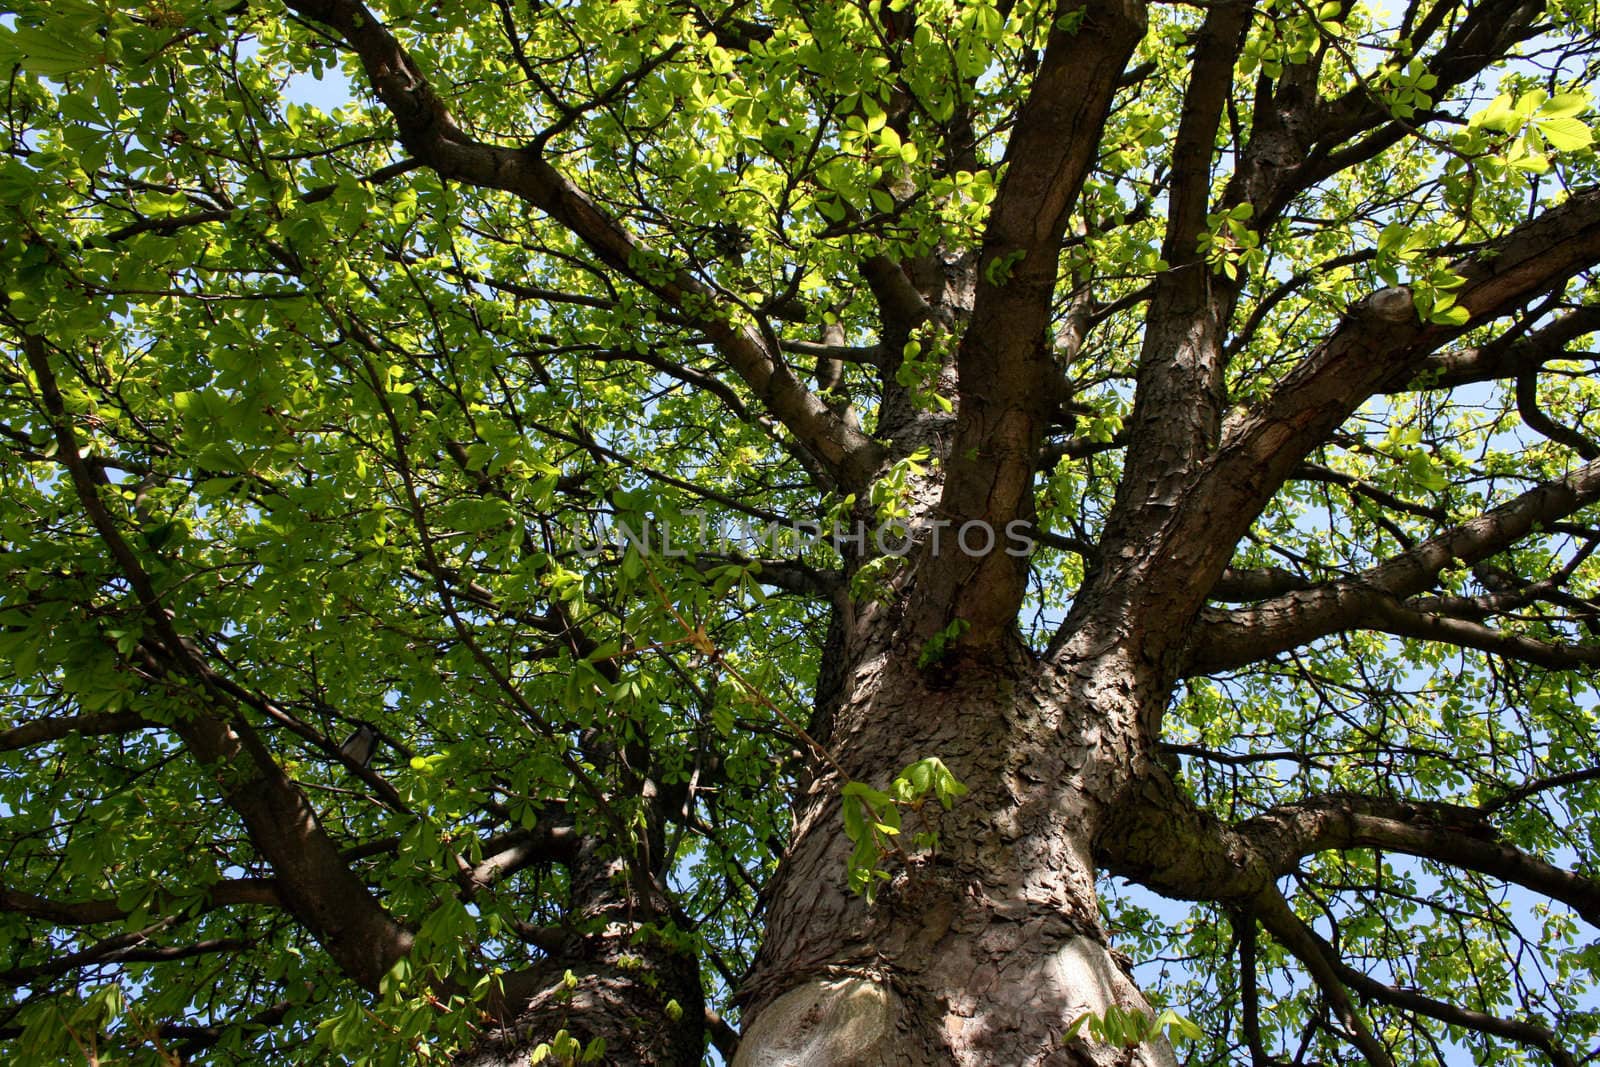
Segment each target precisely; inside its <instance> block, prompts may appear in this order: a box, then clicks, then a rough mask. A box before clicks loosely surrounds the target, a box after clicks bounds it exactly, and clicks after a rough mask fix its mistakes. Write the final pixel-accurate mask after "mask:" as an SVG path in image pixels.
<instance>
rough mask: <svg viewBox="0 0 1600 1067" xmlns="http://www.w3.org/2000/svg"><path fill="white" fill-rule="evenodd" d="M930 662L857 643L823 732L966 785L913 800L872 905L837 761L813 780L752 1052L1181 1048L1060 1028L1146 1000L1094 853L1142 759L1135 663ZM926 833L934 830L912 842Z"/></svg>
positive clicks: (1008, 1054)
mask: <svg viewBox="0 0 1600 1067" xmlns="http://www.w3.org/2000/svg"><path fill="white" fill-rule="evenodd" d="M916 658H917V656H916V652H915V650H911V651H906V650H893V651H881V650H873V649H868V650H864V651H858V652H857V653H856V654H855V655H851V656H848V658H847V664H848V670H846V671H845V672H844V677H843V687H844V691H843V692H842V693H841V694H839V700H838V710H837V711H836V712H835V713H834V715H833V716H832V723H831V731H830V734H829V736H828V737H827V738H826V740H825V742H824V743H825V744H826V745H827V747H828V748H829V749H830V750H831V751H832V752H833V753H834V754H835V757H836V758H837V759H838V760H839V763H840V767H841V768H842V770H843V772H844V773H845V774H846V775H847V776H848V777H849V778H850V779H852V780H857V781H864V782H866V783H868V784H870V785H872V786H874V787H876V788H883V787H884V785H885V783H886V782H887V781H888V780H889V779H890V778H892V777H893V776H894V775H895V774H896V773H897V772H898V771H900V770H901V769H903V768H904V767H906V766H908V765H910V764H911V763H913V762H914V761H916V760H918V759H921V758H924V757H928V756H937V757H938V758H940V759H941V760H943V761H944V762H945V763H946V764H947V765H948V766H949V767H950V769H951V770H952V771H953V772H954V773H955V775H956V777H957V778H959V779H960V780H961V781H962V783H963V784H965V785H966V786H967V787H968V788H969V789H970V793H968V794H967V795H965V796H963V797H961V798H959V799H958V800H956V802H955V804H954V806H953V808H952V809H951V810H949V811H945V810H943V809H942V808H940V807H939V806H938V804H937V803H934V802H929V803H927V804H925V805H924V806H923V807H922V808H921V810H920V812H919V814H917V815H910V814H909V813H908V816H907V819H906V825H905V826H904V828H903V832H902V833H901V835H900V836H899V838H898V840H899V841H901V842H903V843H904V844H903V848H904V850H905V852H906V853H907V856H906V857H894V858H886V861H885V866H884V869H885V870H886V871H887V872H888V873H890V874H891V878H890V880H889V881H887V882H884V883H882V886H883V888H882V889H881V890H880V891H879V892H878V894H877V897H876V900H875V901H874V902H873V903H872V904H870V905H869V904H868V902H867V901H866V900H865V899H864V897H862V896H861V895H860V894H856V893H852V892H851V891H850V890H849V888H848V887H847V884H846V869H847V862H848V859H849V856H850V853H851V850H852V843H851V841H850V840H849V839H848V838H847V837H846V835H845V832H844V830H843V819H842V816H841V811H840V805H841V802H842V798H841V795H840V792H839V784H840V783H839V781H838V774H837V771H834V770H832V769H830V770H828V771H827V772H826V773H821V774H819V777H818V778H817V779H816V781H814V782H812V783H811V785H810V787H809V789H808V790H807V792H806V795H804V796H803V797H801V798H799V801H798V803H797V805H796V807H797V811H798V820H797V823H796V831H795V836H794V841H793V844H792V846H791V848H790V850H789V852H788V854H787V855H786V857H785V859H784V861H783V864H782V867H781V868H780V870H779V872H778V874H777V877H776V881H775V885H774V890H773V895H772V899H771V903H770V905H769V910H768V916H767V927H766V938H765V941H764V943H763V946H762V950H761V954H760V956H759V958H758V960H757V963H756V967H755V970H754V972H753V974H752V976H751V978H750V980H749V981H748V982H747V984H746V986H745V989H744V991H743V1006H744V1021H745V1032H744V1037H743V1039H742V1041H741V1043H740V1046H739V1053H738V1056H737V1058H736V1059H735V1061H734V1063H735V1065H736V1067H779V1065H785V1067H787V1065H793V1064H816V1065H823V1064H827V1065H830V1067H835V1065H841V1064H883V1063H896V1064H901V1063H903V1064H950V1063H956V1064H972V1065H991V1064H1008V1065H1009V1064H1046V1063H1048V1064H1097V1065H1099V1064H1130V1065H1151V1067H1154V1065H1158V1064H1172V1063H1174V1062H1175V1061H1174V1060H1173V1056H1172V1052H1171V1050H1170V1048H1169V1047H1167V1045H1166V1044H1165V1043H1164V1042H1162V1043H1160V1044H1156V1043H1146V1044H1145V1045H1143V1046H1141V1047H1139V1048H1137V1049H1122V1048H1117V1049H1113V1048H1110V1047H1109V1046H1106V1045H1104V1044H1100V1043H1097V1042H1095V1041H1094V1040H1093V1039H1091V1038H1088V1037H1087V1035H1086V1033H1084V1032H1080V1034H1079V1036H1078V1037H1076V1038H1074V1039H1072V1040H1070V1041H1064V1040H1063V1034H1064V1032H1065V1031H1066V1030H1067V1028H1068V1027H1069V1026H1070V1025H1071V1023H1072V1022H1073V1021H1074V1020H1076V1019H1078V1018H1079V1017H1080V1016H1082V1015H1084V1014H1086V1013H1093V1014H1095V1015H1102V1016H1103V1015H1104V1014H1105V1012H1106V1009H1107V1008H1108V1007H1110V1006H1112V1005H1118V1006H1120V1007H1122V1008H1124V1009H1136V1010H1140V1011H1145V1012H1148V1010H1149V1009H1148V1005H1147V1004H1146V1002H1145V1001H1144V999H1143V997H1142V996H1141V995H1140V993H1139V991H1138V989H1137V988H1136V987H1135V985H1134V983H1133V982H1132V980H1131V979H1130V978H1129V976H1128V975H1127V974H1126V973H1125V972H1124V971H1123V969H1122V966H1121V965H1119V964H1118V962H1117V961H1116V959H1115V957H1114V956H1113V954H1112V953H1111V951H1110V948H1109V946H1108V944H1107V936H1106V931H1105V929H1104V928H1103V927H1102V925H1101V923H1100V921H1099V912H1098V908H1097V904H1096V897H1095V864H1094V858H1093V851H1094V841H1095V836H1096V832H1097V828H1098V827H1099V826H1100V824H1101V822H1102V819H1103V814H1104V812H1105V811H1106V809H1107V806H1108V805H1109V804H1111V803H1112V802H1113V801H1114V798H1115V794H1116V791H1117V790H1118V789H1119V788H1120V787H1121V785H1122V784H1123V783H1124V782H1126V781H1127V780H1128V777H1129V774H1130V772H1131V771H1132V769H1133V762H1134V759H1135V756H1134V752H1135V749H1136V746H1135V745H1133V744H1132V743H1131V740H1130V739H1131V738H1132V736H1133V727H1134V724H1136V723H1137V721H1138V717H1137V712H1138V707H1137V701H1136V700H1135V699H1134V694H1135V693H1136V692H1137V691H1138V689H1139V688H1140V687H1139V686H1138V685H1137V684H1136V682H1135V676H1134V673H1133V671H1132V670H1131V669H1130V668H1129V667H1128V665H1127V664H1125V663H1119V661H1118V659H1117V656H1116V655H1115V654H1114V653H1113V654H1109V655H1108V654H1103V653H1102V654H1101V655H1099V656H1097V657H1095V658H1094V659H1093V660H1092V661H1090V660H1087V659H1086V660H1085V661H1083V662H1081V663H1080V664H1079V665H1078V667H1077V669H1069V670H1063V671H1056V670H1048V669H1042V668H1040V667H1038V666H1037V665H1036V664H1035V663H1034V662H1033V661H1032V660H1031V657H1029V655H1028V654H1027V653H1026V652H1024V651H1023V650H1021V649H1020V648H1014V649H1013V650H1012V651H1011V652H1010V653H1009V654H1007V655H1006V656H1004V657H1001V658H1002V659H1003V660H1004V661H1003V662H999V663H994V662H990V663H982V664H979V663H970V662H956V663H950V664H939V665H936V666H934V667H933V668H931V669H919V668H918V667H917V666H916V663H915V660H916ZM918 830H930V831H934V832H936V833H937V834H938V837H939V842H938V846H937V848H936V849H920V850H919V849H916V848H914V847H913V845H912V844H911V840H912V837H913V835H914V834H915V833H916V832H917V831H918Z"/></svg>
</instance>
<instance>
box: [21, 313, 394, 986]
mask: <svg viewBox="0 0 1600 1067" xmlns="http://www.w3.org/2000/svg"><path fill="white" fill-rule="evenodd" d="M18 332H19V333H20V335H21V339H22V349H23V352H24V354H25V356H26V357H27V362H28V367H29V369H30V370H31V371H32V372H33V376H34V379H35V381H36V382H37V384H38V389H39V394H40V397H41V399H42V401H43V406H44V411H45V414H46V416H47V417H48V419H49V421H50V423H51V427H52V429H53V430H54V432H55V436H56V441H57V444H58V446H59V449H60V455H61V456H62V462H63V463H64V464H65V465H66V467H67V470H68V473H69V474H70V476H71V481H72V486H73V489H74V490H75V491H76V493H77V496H78V499H79V502H80V504H81V505H82V506H83V509H84V512H85V513H86V514H87V515H88V517H89V522H90V524H91V525H92V526H93V527H94V529H95V532H96V533H97V534H98V535H99V537H100V539H101V541H102V542H103V543H104V544H105V546H106V548H107V550H108V551H109V552H110V554H111V556H112V558H113V559H114V560H115V561H116V562H117V565H118V567H119V568H120V569H121V570H122V572H123V576H124V577H125V578H126V579H127V581H128V585H129V587H130V588H131V589H132V591H133V593H134V596H135V597H136V598H137V599H138V602H139V608H140V610H141V612H142V613H143V614H144V616H145V617H146V619H147V620H148V622H149V624H150V626H151V630H152V632H153V635H154V639H153V640H147V641H146V642H145V643H144V644H143V646H142V647H143V649H144V650H145V652H146V653H147V655H148V656H149V660H148V662H147V664H146V666H147V668H148V669H149V670H150V671H151V672H152V674H153V675H155V676H157V677H160V676H162V675H166V674H175V675H178V676H180V677H184V678H187V679H189V680H192V681H193V682H198V683H199V689H200V692H201V693H203V694H205V699H206V700H207V701H208V703H211V704H213V705H215V706H218V707H220V708H222V709H223V714H222V715H221V716H218V715H215V714H213V713H212V712H211V711H210V710H199V709H197V710H195V712H194V713H193V714H188V715H183V716H179V717H178V718H176V719H175V720H174V722H173V725H172V729H173V731H174V732H175V733H177V734H178V736H179V737H181V738H182V739H183V742H184V745H185V747H187V748H188V750H189V751H190V752H191V753H192V754H193V755H194V757H195V758H196V759H198V760H199V761H200V762H201V763H203V764H207V765H209V766H212V767H214V768H216V769H218V770H224V769H225V770H226V771H227V773H226V775H225V776H224V779H223V780H224V782H225V785H224V787H223V788H224V789H225V790H226V792H225V793H224V798H225V799H226V801H227V802H228V804H229V806H230V807H232V808H233V809H234V810H235V811H237V812H238V813H239V816H240V818H241V819H242V820H243V821H244V824H245V828H246V830H247V831H248V832H249V835H250V840H251V842H252V843H253V844H254V845H255V847H256V848H257V849H259V850H260V852H261V855H262V856H263V857H264V858H265V859H266V860H267V862H268V863H270V864H271V865H272V868H273V871H274V872H275V874H276V875H277V884H278V889H279V892H280V894H281V897H282V900H283V903H284V906H285V907H287V908H288V909H289V911H290V912H291V913H293V914H294V916H295V917H296V918H297V919H299V920H300V921H301V922H302V923H304V924H305V926H306V928H307V929H309V930H310V931H311V932H312V933H313V934H314V935H315V936H316V937H317V939H318V940H319V941H320V942H321V943H322V945H323V946H324V948H326V949H327V951H328V954H329V955H330V956H332V957H333V959H334V960H335V961H336V962H337V963H338V964H339V966H340V967H341V968H342V969H343V970H344V971H345V973H347V974H348V975H350V977H351V978H353V979H355V980H356V981H357V982H358V983H360V984H361V985H362V986H364V987H366V988H368V989H376V988H377V986H378V981H379V979H381V978H382V977H383V975H384V974H385V973H386V972H387V971H388V970H389V968H390V966H392V965H393V963H394V962H395V961H396V960H398V959H399V958H400V957H402V956H404V955H405V953H406V952H408V951H409V950H410V947H411V934H410V933H409V932H408V931H406V930H405V929H404V928H403V927H401V926H400V925H399V924H398V923H396V922H394V921H393V920H392V919H391V918H390V917H389V915H388V913H387V912H385V911H384V909H383V907H382V905H380V904H379V903H378V901H377V900H376V899H375V898H374V897H373V896H372V893H371V891H370V890H368V888H367V886H366V885H365V884H364V883H363V882H362V881H361V880H360V879H359V878H357V877H356V875H355V873H354V872H353V871H351V870H350V868H349V867H348V866H347V865H346V864H345V862H344V860H343V859H342V858H341V857H340V856H339V851H338V848H337V847H336V846H335V844H334V843H333V839H332V838H331V837H329V836H328V833H327V832H326V830H324V829H323V827H322V824H321V821H320V820H319V819H318V817H317V813H316V809H315V808H314V807H313V806H312V804H311V802H310V800H309V798H307V797H306V795H305V792H304V790H302V789H301V788H300V787H299V785H297V784H296V783H295V782H294V781H293V780H291V779H290V778H289V777H288V775H286V774H285V773H284V772H283V769H282V768H281V767H280V766H279V765H278V763H277V761H276V760H275V759H274V758H273V756H272V754H271V752H269V751H268V750H267V748H266V746H265V745H264V744H263V743H262V741H261V739H260V738H259V737H257V736H256V734H255V731H254V730H253V729H252V728H251V727H250V726H249V724H248V723H247V722H246V721H245V720H244V717H243V716H242V715H239V714H237V713H236V710H235V709H236V707H237V705H236V704H235V698H234V697H233V696H232V695H231V694H230V693H229V692H228V690H227V689H226V688H225V687H223V686H222V685H220V684H219V681H220V680H219V678H218V677H217V675H216V674H215V673H214V672H213V671H212V670H211V669H210V667H209V666H208V665H207V664H206V663H205V661H204V660H203V659H202V658H201V656H200V655H199V653H198V651H197V650H196V649H195V648H194V646H193V644H192V643H190V642H188V641H186V640H184V639H183V638H182V637H181V636H180V635H179V633H178V631H177V628H176V626H175V624H174V621H173V617H172V615H171V613H169V612H168V611H167V609H166V608H165V607H164V606H163V604H162V602H161V597H160V596H159V594H158V593H157V592H156V589H155V587H154V585H153V584H152V582H151V580H150V577H149V575H148V573H147V572H146V571H145V568H144V566H143V564H142V563H141V562H140V560H139V557H138V556H137V554H136V553H135V552H134V551H133V549H132V547H131V546H130V545H129V543H128V541H127V539H126V538H124V537H123V536H122V532H121V530H119V529H118V526H117V523H116V521H115V520H114V519H113V517H112V515H111V513H110V512H109V511H108V510H107V508H106V505H105V502H104V501H103V500H102V499H101V498H100V495H99V488H98V486H97V485H96V484H95V481H94V478H93V476H92V475H91V474H90V472H89V470H88V468H87V466H86V465H85V464H84V462H83V460H82V458H81V457H82V452H81V450H80V447H79V444H78V439H77V433H76V432H75V431H74V429H73V426H72V421H71V417H70V416H69V415H68V413H67V409H66V404H65V401H64V400H63V398H62V395H61V391H60V388H59V387H58V386H57V384H56V378H55V374H54V372H53V371H52V370H51V367H50V361H49V358H48V355H47V351H46V346H45V342H44V339H43V338H41V337H38V336H36V335H34V334H31V333H28V332H26V331H24V330H19V331H18Z"/></svg>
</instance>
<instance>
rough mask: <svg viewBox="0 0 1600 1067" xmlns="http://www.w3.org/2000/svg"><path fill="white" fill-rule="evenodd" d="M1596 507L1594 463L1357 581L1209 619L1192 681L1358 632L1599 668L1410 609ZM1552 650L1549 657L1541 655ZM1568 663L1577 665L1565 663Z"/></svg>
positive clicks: (1580, 655)
mask: <svg viewBox="0 0 1600 1067" xmlns="http://www.w3.org/2000/svg"><path fill="white" fill-rule="evenodd" d="M1596 500H1600V463H1590V464H1589V465H1587V466H1584V467H1580V468H1578V470H1576V471H1574V472H1573V473H1571V474H1569V475H1568V476H1567V477H1565V478H1562V479H1559V480H1557V481H1553V482H1547V483H1545V484H1543V485H1541V486H1538V487H1537V488H1535V489H1531V490H1529V491H1528V492H1526V493H1523V494H1522V495H1521V496H1519V497H1517V498H1515V499H1514V500H1511V501H1509V502H1507V503H1505V504H1502V505H1501V506H1500V507H1497V508H1494V509H1493V510H1491V511H1487V512H1485V513H1483V514H1482V515H1479V516H1478V517H1477V518H1474V519H1470V520H1468V521H1467V522H1464V523H1461V524H1460V525H1459V526H1456V527H1454V528H1452V529H1450V530H1446V531H1445V532H1443V533H1441V534H1438V535H1436V536H1434V537H1430V538H1429V539H1428V540H1426V541H1424V542H1422V543H1421V544H1419V545H1417V546H1416V547H1415V548H1412V549H1411V550H1410V551H1407V552H1402V553H1401V554H1399V555H1398V556H1394V557H1392V558H1390V559H1388V560H1385V561H1384V562H1382V563H1379V564H1377V565H1376V566H1374V567H1371V568H1368V569H1367V570H1365V571H1363V572H1361V573H1360V574H1358V575H1355V576H1354V577H1352V578H1346V579H1342V580H1339V581H1335V582H1329V583H1326V584H1323V585H1319V586H1317V587H1315V588H1312V589H1305V590H1297V591H1294V592H1290V593H1286V594H1284V595H1283V596H1279V597H1274V598H1272V599H1270V600H1264V601H1261V602H1260V603H1256V604H1252V605H1249V606H1248V607H1242V608H1238V609H1236V610H1233V611H1228V612H1220V611H1215V610H1207V611H1204V612H1202V613H1201V619H1200V623H1199V625H1198V626H1196V627H1195V628H1194V631H1193V639H1192V641H1191V642H1190V645H1189V653H1188V657H1187V659H1186V661H1185V663H1184V667H1183V669H1184V672H1185V673H1187V674H1191V675H1195V674H1210V673H1214V672H1216V671H1221V670H1231V669H1236V668H1238V667H1242V666H1245V665H1246V664H1249V663H1253V662H1256V661H1258V660H1261V659H1264V658H1266V657H1268V656H1271V655H1275V654H1276V653H1278V652H1282V651H1285V650H1287V649H1290V648H1295V647H1297V646H1300V645H1304V644H1306V643H1308V642H1310V641H1313V640H1315V639H1317V638H1319V637H1324V636H1326V635H1328V634H1331V633H1337V632H1339V631H1341V630H1347V629H1353V628H1357V627H1371V628H1376V629H1381V630H1387V631H1389V632H1393V633H1401V634H1404V635H1406V636H1419V637H1420V636H1426V637H1428V638H1429V639H1430V640H1443V641H1453V642H1454V643H1457V644H1462V645H1465V646H1467V647H1472V648H1479V647H1483V646H1484V644H1485V643H1489V642H1492V643H1493V644H1494V645H1495V646H1496V647H1494V648H1492V649H1490V650H1491V651H1506V652H1508V654H1515V650H1518V649H1520V650H1523V651H1525V652H1526V655H1523V656H1521V657H1519V658H1530V657H1540V656H1542V657H1543V658H1535V659H1534V662H1544V661H1547V660H1551V661H1555V662H1552V665H1554V666H1571V665H1575V664H1576V663H1582V662H1592V661H1593V660H1594V658H1595V656H1600V649H1595V650H1589V649H1583V650H1581V651H1579V650H1573V651H1570V652H1566V653H1563V652H1561V651H1559V650H1560V649H1561V648H1562V646H1559V645H1551V644H1549V643H1548V642H1538V641H1533V640H1531V639H1528V638H1521V637H1517V636H1516V635H1509V634H1499V633H1497V632H1496V631H1494V630H1491V629H1489V628H1488V627H1485V626H1483V625H1482V624H1481V623H1473V622H1469V621H1466V620H1453V619H1449V618H1447V617H1446V616H1442V615H1438V614H1427V613H1423V612H1418V611H1415V610H1408V609H1407V608H1406V606H1405V605H1404V603H1403V601H1404V600H1405V599H1406V598H1407V597H1411V596H1415V595H1416V594H1418V593H1421V592H1423V591H1424V590H1426V589H1428V588H1429V587H1430V586H1432V585H1433V583H1434V582H1435V581H1436V580H1437V578H1438V576H1439V572H1440V571H1442V570H1444V569H1446V568H1449V567H1459V566H1462V565H1464V564H1465V565H1470V564H1473V563H1477V562H1479V561H1480V560H1484V559H1488V558H1489V557H1490V556H1493V555H1495V554H1496V553H1499V552H1502V551H1504V550H1505V549H1506V548H1508V547H1510V546H1511V545H1513V544H1515V543H1516V542H1518V541H1519V540H1521V539H1522V538H1524V537H1527V536H1528V535H1529V534H1531V533H1534V532H1536V531H1537V530H1539V529H1542V528H1545V527H1548V526H1549V525H1550V524H1551V523H1553V522H1555V521H1556V520H1558V519H1562V518H1565V517H1566V516H1568V515H1571V514H1573V513H1574V512H1576V511H1578V510H1579V509H1581V508H1584V507H1587V506H1588V505H1590V504H1592V503H1594V502H1595V501H1596ZM1519 642H1520V643H1519ZM1524 646H1525V647H1524ZM1544 649H1548V650H1550V651H1549V653H1548V654H1547V655H1546V654H1545V653H1543V652H1542V651H1541V650H1544ZM1591 652H1592V653H1593V654H1594V655H1591ZM1563 659H1566V660H1569V661H1571V662H1561V660H1563Z"/></svg>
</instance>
